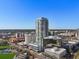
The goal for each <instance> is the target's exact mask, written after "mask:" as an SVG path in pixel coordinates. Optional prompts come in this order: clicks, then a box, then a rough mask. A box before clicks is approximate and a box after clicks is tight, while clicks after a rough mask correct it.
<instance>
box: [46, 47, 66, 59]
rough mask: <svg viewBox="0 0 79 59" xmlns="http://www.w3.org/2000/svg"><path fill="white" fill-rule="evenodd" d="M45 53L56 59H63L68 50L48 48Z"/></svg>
mask: <svg viewBox="0 0 79 59" xmlns="http://www.w3.org/2000/svg"><path fill="white" fill-rule="evenodd" d="M45 52H46V53H47V54H48V55H50V56H52V57H55V58H56V59H62V57H63V56H64V55H66V49H64V48H57V47H53V48H47V49H45Z"/></svg>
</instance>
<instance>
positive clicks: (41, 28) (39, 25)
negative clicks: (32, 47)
mask: <svg viewBox="0 0 79 59" xmlns="http://www.w3.org/2000/svg"><path fill="white" fill-rule="evenodd" d="M46 36H48V19H47V18H44V17H40V18H38V19H37V21H36V42H37V44H38V50H39V51H43V38H44V37H46Z"/></svg>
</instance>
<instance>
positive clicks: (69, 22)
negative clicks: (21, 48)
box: [0, 0, 79, 29]
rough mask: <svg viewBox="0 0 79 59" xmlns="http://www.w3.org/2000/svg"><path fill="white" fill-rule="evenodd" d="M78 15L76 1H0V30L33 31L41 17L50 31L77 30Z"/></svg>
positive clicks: (78, 9)
mask: <svg viewBox="0 0 79 59" xmlns="http://www.w3.org/2000/svg"><path fill="white" fill-rule="evenodd" d="M78 15H79V1H78V0H45V1H42V0H38V1H37V0H0V29H35V21H36V19H37V18H39V17H42V16H43V17H46V18H47V19H48V21H49V28H50V29H53V28H54V29H55V28H60V29H62V28H65V29H66V28H68V29H69V28H72V29H73V28H79V23H78V22H79V16H78ZM28 25H29V26H28Z"/></svg>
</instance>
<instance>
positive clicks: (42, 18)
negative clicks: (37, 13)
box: [37, 17, 48, 20]
mask: <svg viewBox="0 0 79 59" xmlns="http://www.w3.org/2000/svg"><path fill="white" fill-rule="evenodd" d="M37 19H38V20H48V19H47V18H45V17H39V18H37Z"/></svg>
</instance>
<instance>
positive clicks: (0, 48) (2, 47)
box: [0, 46, 11, 50]
mask: <svg viewBox="0 0 79 59" xmlns="http://www.w3.org/2000/svg"><path fill="white" fill-rule="evenodd" d="M7 48H11V46H0V50H2V49H7Z"/></svg>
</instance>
